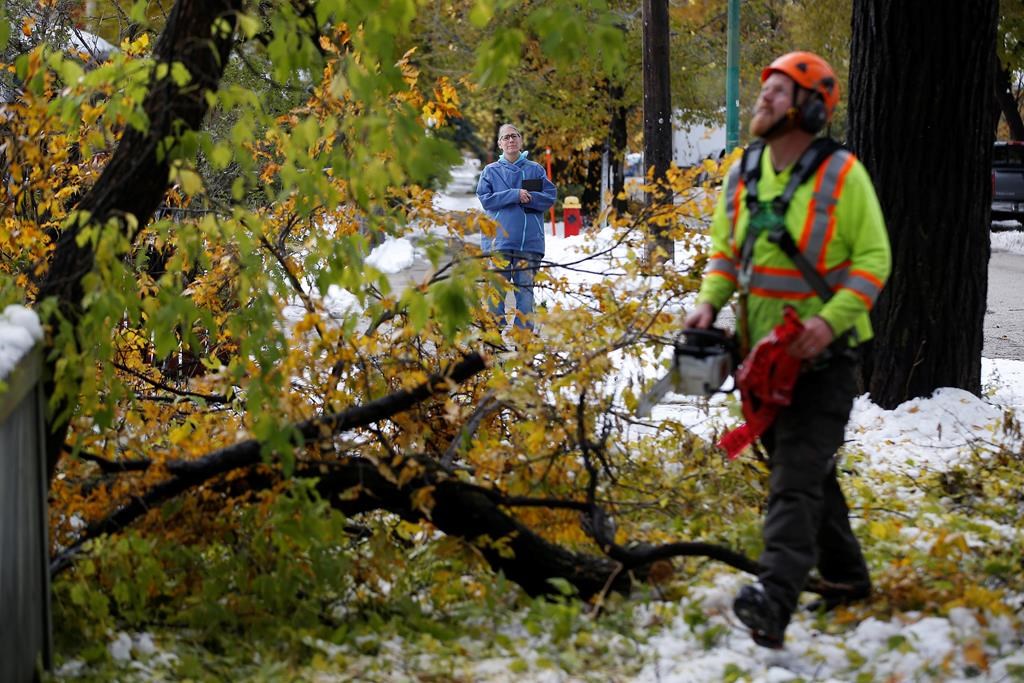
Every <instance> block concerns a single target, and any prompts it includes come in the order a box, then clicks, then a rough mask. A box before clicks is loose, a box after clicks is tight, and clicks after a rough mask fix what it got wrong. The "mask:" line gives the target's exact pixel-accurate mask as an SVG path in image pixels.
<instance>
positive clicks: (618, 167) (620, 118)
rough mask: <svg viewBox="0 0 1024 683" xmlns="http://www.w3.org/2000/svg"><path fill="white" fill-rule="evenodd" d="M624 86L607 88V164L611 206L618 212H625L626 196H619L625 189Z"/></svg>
mask: <svg viewBox="0 0 1024 683" xmlns="http://www.w3.org/2000/svg"><path fill="white" fill-rule="evenodd" d="M624 94H625V88H624V87H623V86H622V84H621V83H615V84H613V85H611V86H610V87H609V89H608V98H609V100H611V103H612V116H611V121H610V122H609V124H608V152H609V154H608V166H609V168H610V169H611V175H612V182H611V191H612V207H613V208H614V209H615V211H617V212H618V213H620V214H622V213H625V212H626V198H625V196H622V197H620V196H619V195H622V194H623V191H624V190H625V189H626V178H625V169H624V168H623V164H624V162H625V158H624V157H625V155H626V145H627V144H628V140H627V131H626V113H627V112H626V107H625V106H624V105H623V104H622V98H623V96H624Z"/></svg>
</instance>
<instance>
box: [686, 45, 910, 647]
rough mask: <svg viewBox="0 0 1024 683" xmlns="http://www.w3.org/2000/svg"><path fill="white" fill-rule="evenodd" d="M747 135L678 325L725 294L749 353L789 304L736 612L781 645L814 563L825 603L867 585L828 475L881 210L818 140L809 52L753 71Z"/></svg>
mask: <svg viewBox="0 0 1024 683" xmlns="http://www.w3.org/2000/svg"><path fill="white" fill-rule="evenodd" d="M761 83H762V87H761V92H760V94H759V96H758V98H757V103H756V105H755V107H754V114H753V118H752V120H751V122H750V133H751V135H752V136H755V137H757V138H760V139H759V140H758V141H757V142H754V143H752V144H751V146H750V147H749V148H748V149H747V150H746V153H745V154H744V156H743V159H742V161H740V162H739V163H737V164H735V165H734V166H733V167H732V169H731V171H730V174H729V176H728V179H727V182H726V183H725V187H724V189H723V192H722V195H721V197H720V200H719V203H718V206H717V209H716V211H715V215H714V221H713V224H712V228H711V237H712V250H713V253H712V256H711V259H710V261H709V263H708V267H707V270H706V272H705V275H704V281H703V283H702V286H701V289H700V293H699V295H698V297H697V302H696V305H695V308H694V309H693V310H692V311H691V312H690V313H689V314H688V315H687V316H686V319H685V323H684V324H685V326H686V327H697V328H706V327H709V326H711V324H712V323H713V322H714V320H715V317H716V315H717V313H718V311H719V310H721V308H722V307H723V306H724V305H725V304H726V302H727V301H728V300H729V299H730V297H731V296H732V295H733V293H734V292H738V294H739V306H738V307H737V329H738V332H739V335H740V337H741V340H740V341H741V344H745V346H746V348H748V349H749V348H750V346H751V345H753V344H756V343H757V342H758V341H759V340H761V339H762V338H764V337H766V335H768V334H769V333H771V332H772V330H773V329H774V328H775V327H776V326H777V325H779V324H781V323H782V322H783V318H784V315H783V314H784V310H785V308H786V307H787V306H792V307H793V308H794V309H795V311H796V313H797V314H798V315H799V318H800V322H801V323H802V329H800V330H799V332H798V333H797V334H796V335H795V337H793V338H792V341H790V342H789V343H788V345H787V346H786V347H785V350H786V351H787V352H788V353H789V354H790V355H792V356H794V357H796V358H799V359H801V360H802V364H801V370H800V374H799V375H798V378H797V381H796V384H795V386H794V388H793V392H792V397H791V402H790V404H789V405H788V406H785V407H782V408H781V409H780V410H779V411H778V413H777V414H776V416H775V419H774V421H773V422H772V424H771V426H770V427H768V429H767V431H765V432H764V433H763V434H762V435H761V441H762V443H763V444H764V446H765V447H766V449H767V451H768V453H769V455H770V459H769V467H770V469H771V475H770V482H769V497H768V506H767V511H766V515H765V521H764V528H763V539H764V552H763V554H762V556H761V558H760V563H761V565H762V566H763V571H762V573H761V574H760V575H759V577H758V579H759V580H758V582H757V583H755V584H752V585H748V586H745V587H743V588H742V589H741V590H740V591H739V593H738V594H737V595H736V598H735V601H734V603H733V609H734V611H735V612H736V615H737V616H738V617H739V619H740V620H741V621H742V622H743V623H744V624H745V625H747V626H748V627H749V628H750V629H751V633H752V636H753V638H754V640H755V642H757V643H758V644H759V645H763V646H766V647H772V648H779V647H782V644H783V638H784V634H785V630H786V626H787V625H788V624H789V620H790V616H791V615H792V613H793V611H794V610H795V609H796V607H797V600H798V598H799V595H800V592H801V590H802V589H803V587H804V585H805V582H806V581H807V578H808V575H809V573H810V571H811V570H812V569H813V568H814V567H815V566H816V567H817V569H818V571H819V573H820V575H821V578H822V579H824V580H825V581H828V582H830V583H832V584H836V592H835V593H833V594H829V595H828V596H826V600H825V601H824V606H825V607H826V608H832V607H834V606H836V605H837V604H839V603H840V602H843V601H849V600H856V599H863V598H866V597H867V596H868V595H869V594H870V592H871V580H870V577H869V575H868V569H867V565H866V564H865V562H864V556H863V554H862V553H861V549H860V544H859V543H858V542H857V539H856V537H855V536H854V535H853V532H852V530H851V528H850V522H849V510H848V508H847V506H846V501H845V499H844V498H843V493H842V491H841V490H840V488H839V483H838V481H837V479H836V457H835V454H836V451H837V450H838V448H839V447H840V446H841V445H842V443H843V436H844V432H845V428H846V422H847V420H848V418H849V415H850V410H851V408H852V406H853V399H854V396H855V393H856V380H855V371H856V355H857V354H856V350H857V346H858V345H859V344H861V343H863V342H865V341H867V340H868V339H870V338H871V336H872V331H871V323H870V320H869V317H868V313H869V311H870V310H871V307H872V305H873V304H874V302H875V300H876V299H877V298H878V295H879V293H880V291H881V289H882V286H883V285H884V283H885V281H886V279H887V278H888V276H889V270H890V266H891V255H890V249H889V238H888V234H887V232H886V228H885V221H884V218H883V216H882V210H881V208H880V206H879V203H878V198H877V197H876V195H875V191H874V188H873V186H872V184H871V179H870V177H869V176H868V173H867V171H866V169H865V168H864V166H863V165H862V164H861V163H860V162H859V161H858V160H857V159H856V158H855V157H854V155H853V154H851V153H850V152H849V151H847V150H845V149H843V148H842V147H841V146H840V145H839V144H838V143H835V142H834V141H832V140H831V139H829V138H827V137H820V138H819V137H817V134H818V133H819V132H820V131H821V130H822V129H823V128H824V127H825V124H827V123H828V121H829V120H830V119H831V117H832V114H833V112H834V111H835V107H836V103H837V102H838V101H839V83H838V79H837V78H836V75H835V72H834V71H833V70H832V68H831V67H830V66H829V65H828V64H827V63H826V62H825V60H823V59H822V58H821V57H818V56H817V55H814V54H811V53H808V52H792V53H789V54H786V55H783V56H782V57H779V58H778V59H776V60H775V61H774V62H772V63H771V64H770V65H769V66H768V67H767V68H766V69H764V71H763V72H762V74H761Z"/></svg>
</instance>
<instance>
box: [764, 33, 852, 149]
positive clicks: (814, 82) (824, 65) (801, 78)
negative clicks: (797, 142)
mask: <svg viewBox="0 0 1024 683" xmlns="http://www.w3.org/2000/svg"><path fill="white" fill-rule="evenodd" d="M776 71H777V72H779V73H783V74H786V75H787V76H789V77H790V78H792V79H793V80H794V81H795V82H796V84H797V85H798V86H800V87H801V88H804V89H805V90H810V91H811V92H814V93H817V94H818V95H819V96H820V97H821V103H822V104H823V105H825V111H824V112H806V113H807V114H814V113H817V114H818V116H817V117H814V116H813V115H812V116H811V117H809V118H818V119H820V123H819V121H810V120H805V123H806V124H810V125H812V126H813V125H814V124H819V125H817V128H818V130H820V129H821V128H822V127H824V125H825V124H826V123H827V122H828V121H829V119H831V118H832V112H833V111H835V108H836V105H837V104H838V103H839V79H838V78H836V72H835V71H833V70H832V67H831V66H829V65H828V62H826V61H825V60H824V59H822V58H821V57H819V56H818V55H816V54H814V53H813V52H789V53H787V54H784V55H782V56H781V57H779V58H778V59H776V60H775V61H774V62H772V63H771V64H769V65H768V66H767V67H765V69H764V71H762V72H761V82H762V83H764V82H765V81H766V80H767V79H768V77H769V76H770V75H772V73H774V72H776ZM814 99H816V98H812V100H811V101H813V100H814ZM822 114H823V116H822ZM804 118H805V119H807V118H808V117H806V116H805V117H804Z"/></svg>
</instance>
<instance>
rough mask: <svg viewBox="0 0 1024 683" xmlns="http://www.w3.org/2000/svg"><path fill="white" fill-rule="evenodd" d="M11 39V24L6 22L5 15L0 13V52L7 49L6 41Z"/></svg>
mask: <svg viewBox="0 0 1024 683" xmlns="http://www.w3.org/2000/svg"><path fill="white" fill-rule="evenodd" d="M10 39H11V24H10V22H8V21H7V13H6V12H0V50H2V49H4V48H5V47H7V41H8V40H10Z"/></svg>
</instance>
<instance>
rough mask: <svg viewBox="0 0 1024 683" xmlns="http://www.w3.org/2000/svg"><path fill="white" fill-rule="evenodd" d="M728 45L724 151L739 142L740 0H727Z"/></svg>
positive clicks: (734, 147)
mask: <svg viewBox="0 0 1024 683" xmlns="http://www.w3.org/2000/svg"><path fill="white" fill-rule="evenodd" d="M728 25H729V45H728V50H727V54H726V60H725V151H726V153H728V152H731V151H732V150H734V149H736V147H737V145H739V144H740V0H729V18H728Z"/></svg>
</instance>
